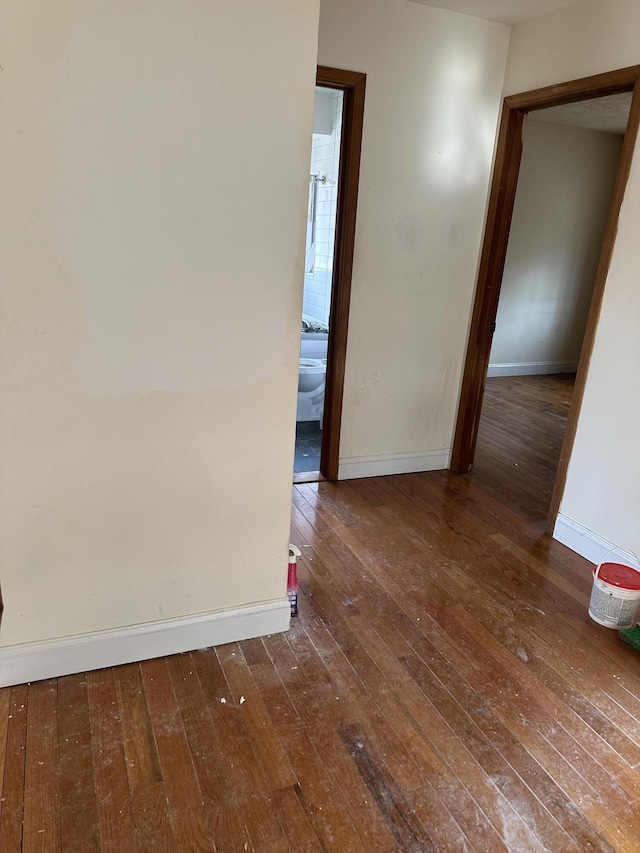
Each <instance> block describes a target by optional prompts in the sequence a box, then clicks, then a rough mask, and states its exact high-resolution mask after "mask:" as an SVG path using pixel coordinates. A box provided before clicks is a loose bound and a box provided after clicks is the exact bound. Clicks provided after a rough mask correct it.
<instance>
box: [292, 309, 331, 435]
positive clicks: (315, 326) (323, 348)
mask: <svg viewBox="0 0 640 853" xmlns="http://www.w3.org/2000/svg"><path fill="white" fill-rule="evenodd" d="M328 332H329V330H328V328H327V325H326V324H325V323H322V322H321V321H319V320H315V319H314V318H313V317H309V316H308V315H306V314H305V315H303V319H302V334H301V339H300V363H299V369H298V411H297V415H296V420H297V421H320V426H321V428H322V414H323V411H324V388H325V379H326V374H327V340H328V337H329V335H328Z"/></svg>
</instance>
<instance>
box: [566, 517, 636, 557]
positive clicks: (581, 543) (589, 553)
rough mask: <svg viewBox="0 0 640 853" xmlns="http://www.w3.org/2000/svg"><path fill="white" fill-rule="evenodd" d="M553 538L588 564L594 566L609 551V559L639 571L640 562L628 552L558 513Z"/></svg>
mask: <svg viewBox="0 0 640 853" xmlns="http://www.w3.org/2000/svg"><path fill="white" fill-rule="evenodd" d="M553 538H554V539H557V540H558V542H562V544H563V545H566V546H567V548H570V549H571V550H572V551H575V552H576V554H580V556H581V557H584V558H585V559H586V560H589V562H590V563H593V564H594V565H596V564H597V563H599V562H600V560H602V558H603V557H605V556H606V554H607V553H608V552H609V551H611V555H610V556H611V559H612V560H615V559H616V558H617V559H619V560H620V561H621V562H623V563H625V564H628V565H629V566H633V567H634V568H635V569H638V570H639V571H640V562H638V560H637V558H636V557H635V555H633V554H632V553H631V552H630V551H625V550H624V549H623V548H618V547H617V546H616V544H615V543H614V542H609V540H608V539H605V538H604V537H602V536H600V535H599V534H597V533H594V532H593V530H589V528H588V527H584V526H583V525H582V524H579V523H578V522H577V521H574V520H573V519H572V518H569V517H568V516H566V515H563V514H562V513H558V518H557V519H556V524H555V527H554V529H553Z"/></svg>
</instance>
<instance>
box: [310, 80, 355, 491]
mask: <svg viewBox="0 0 640 853" xmlns="http://www.w3.org/2000/svg"><path fill="white" fill-rule="evenodd" d="M365 80H366V78H365V75H364V74H360V73H357V72H352V71H341V70H338V69H333V68H326V67H322V66H321V67H319V68H318V73H317V81H316V82H317V85H316V97H315V111H314V127H313V137H312V145H311V160H310V169H309V196H308V206H307V228H306V250H305V269H304V297H303V309H302V316H301V324H300V362H299V373H298V400H297V412H296V444H295V456H294V474H293V479H294V482H314V481H317V480H320V479H328V480H335V479H337V478H338V460H339V440H340V419H341V414H342V393H343V387H344V367H345V359H346V345H347V326H348V318H349V298H350V292H351V273H352V266H353V250H354V239H355V220H356V205H357V192H358V179H359V171H360V148H361V142H362V124H363V115H364V90H365Z"/></svg>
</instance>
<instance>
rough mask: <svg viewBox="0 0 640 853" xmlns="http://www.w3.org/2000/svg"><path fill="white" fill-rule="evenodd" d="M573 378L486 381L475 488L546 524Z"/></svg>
mask: <svg viewBox="0 0 640 853" xmlns="http://www.w3.org/2000/svg"><path fill="white" fill-rule="evenodd" d="M574 381H575V374H571V373H563V374H559V375H557V376H500V377H492V378H490V379H487V385H486V389H485V394H484V401H483V406H482V416H481V418H480V427H479V429H478V446H477V450H476V458H475V461H474V478H475V480H476V482H479V483H481V484H482V486H483V487H484V488H485V489H487V490H488V491H490V492H491V493H492V494H498V495H500V496H502V497H503V498H508V499H509V500H510V501H512V502H513V503H514V504H516V505H517V506H518V507H519V508H520V509H522V511H523V512H524V513H525V514H526V515H527V516H529V517H530V518H531V519H532V520H535V521H546V518H547V514H548V512H549V505H550V503H551V494H552V492H553V484H554V482H555V477H556V471H557V468H558V461H559V459H560V451H561V449H562V439H563V437H564V430H565V427H566V423H567V416H568V414H569V405H570V403H571V395H572V392H573V385H574Z"/></svg>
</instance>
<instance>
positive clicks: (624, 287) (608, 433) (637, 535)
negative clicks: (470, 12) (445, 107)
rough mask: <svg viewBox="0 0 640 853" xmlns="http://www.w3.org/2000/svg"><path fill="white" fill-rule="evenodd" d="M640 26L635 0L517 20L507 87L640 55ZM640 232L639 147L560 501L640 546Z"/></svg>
mask: <svg viewBox="0 0 640 853" xmlns="http://www.w3.org/2000/svg"><path fill="white" fill-rule="evenodd" d="M639 32H640V4H638V3H637V2H636V0H579V2H577V3H575V4H574V5H572V6H568V7H566V8H565V9H562V10H560V11H559V12H557V13H554V14H552V15H548V16H545V17H544V18H540V19H539V20H537V21H531V22H529V23H528V24H523V25H520V26H518V27H515V28H514V31H513V37H512V41H511V47H510V52H509V61H508V66H507V84H506V89H507V92H508V93H513V92H516V91H524V90H527V89H532V88H535V87H537V86H542V85H546V84H550V83H555V82H560V81H563V80H571V79H575V78H578V77H581V76H585V75H589V74H597V73H600V72H603V71H610V70H613V69H616V68H622V67H625V66H628V65H633V64H639V63H640V41H639V40H638V33H639ZM639 233H640V159H639V158H638V156H637V152H636V156H635V158H634V162H633V166H632V170H631V175H630V178H629V184H628V187H627V193H626V197H625V202H624V205H623V208H622V213H621V218H620V228H619V232H618V236H617V239H616V245H615V249H614V254H613V260H612V264H611V269H610V272H609V276H608V280H607V285H606V291H605V296H604V303H603V307H602V315H601V318H600V324H599V326H598V331H597V336H596V342H595V350H594V353H593V359H592V364H591V368H590V371H589V376H588V381H587V387H586V393H585V399H584V405H583V409H582V414H581V418H580V424H579V427H578V433H577V436H576V442H575V446H574V451H573V455H572V458H571V462H570V466H569V474H568V481H567V486H566V490H565V495H564V499H563V501H562V506H561V513H562V516H563V517H564V518H566V519H568V520H569V524H573V525H575V526H576V527H577V530H578V533H579V532H580V531H586V534H587V538H588V539H590V540H591V541H595V542H597V541H598V540H601V542H602V547H605V545H606V543H607V542H611V543H615V544H617V545H620V546H622V547H625V548H632V549H635V550H636V551H638V550H640V526H639V525H638V509H639V508H640V450H639V446H638V424H639V423H640V367H639V365H640V335H639V334H638V329H639V328H640V280H639V272H638V271H639V270H640V243H639V242H638V234H639ZM585 550H586V549H585ZM594 553H595V551H594Z"/></svg>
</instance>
